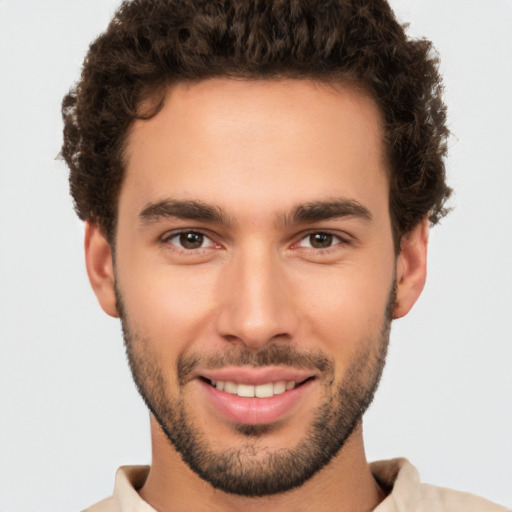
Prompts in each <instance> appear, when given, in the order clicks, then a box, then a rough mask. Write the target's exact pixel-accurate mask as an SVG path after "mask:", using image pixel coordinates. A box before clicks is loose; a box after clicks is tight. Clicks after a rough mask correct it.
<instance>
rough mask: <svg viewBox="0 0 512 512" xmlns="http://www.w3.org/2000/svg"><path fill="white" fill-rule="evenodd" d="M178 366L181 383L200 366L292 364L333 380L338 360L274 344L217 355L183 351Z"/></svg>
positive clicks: (315, 352) (317, 353)
mask: <svg viewBox="0 0 512 512" xmlns="http://www.w3.org/2000/svg"><path fill="white" fill-rule="evenodd" d="M176 365H177V376H178V381H179V383H180V386H182V385H184V384H185V383H186V382H188V381H189V380H190V375H191V374H192V373H193V372H195V371H196V370H197V368H198V367H199V366H200V367H201V368H203V369H204V368H208V369H209V370H214V369H219V368H223V367H225V366H252V367H253V368H258V367H262V366H288V367H291V368H296V369H299V370H314V371H317V372H319V373H321V374H324V375H326V376H328V377H331V379H332V378H333V377H334V362H333V360H332V359H330V358H328V357H327V356H326V355H325V354H324V353H323V352H321V351H319V350H312V351H298V350H297V349H295V348H293V347H291V346H290V345H270V346H268V347H265V348H264V349H262V350H260V351H258V352H254V351H249V350H244V349H241V348H239V347H231V348H229V349H226V350H223V351H222V352H217V353H215V354H197V353H196V354H182V355H181V356H180V357H179V358H178V361H177V364H176ZM331 379H329V380H331Z"/></svg>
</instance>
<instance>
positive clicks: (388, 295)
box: [88, 79, 412, 495]
mask: <svg viewBox="0 0 512 512" xmlns="http://www.w3.org/2000/svg"><path fill="white" fill-rule="evenodd" d="M381 139H382V135H381V119H380V115H379V111H378V109H377V107H376V105H375V103H374V102H373V100H372V99H370V98H369V97H367V96H365V95H363V94H362V93H359V92H357V91H355V90H353V89H350V88H343V87H338V88H336V89H335V88H334V87H329V86H327V85H321V84H318V83H314V82H309V81H302V80H301V81H298V80H297V81H293V80H287V81H284V80H283V81H268V82H264V81H255V82H246V81H241V80H228V79H223V80H221V79H216V80H209V81H204V82H200V83H196V84H188V85H185V84H182V85H176V86H174V87H173V88H172V89H170V90H169V92H168V95H167V97H166V102H165V106H164V108H163V110H162V111H161V112H160V113H159V114H158V115H156V116H155V117H154V118H152V119H151V120H149V121H140V122H137V123H136V124H135V125H134V127H133V129H132V131H131V133H130V135H129V138H128V141H127V152H126V169H127V171H126V177H125V181H124V183H123V186H122V189H121V194H120V199H119V211H118V227H117V234H116V241H115V245H116V253H115V254H116V257H115V292H116V300H117V304H116V306H115V305H113V304H114V303H115V302H114V299H113V298H112V294H113V292H112V290H111V289H110V288H112V289H114V286H113V285H112V286H109V285H108V284H107V285H105V287H104V292H98V289H97V287H95V289H96V291H97V294H98V297H99V298H100V302H101V303H102V305H103V307H104V309H105V310H106V311H107V312H109V313H110V314H115V312H116V311H118V312H119V314H120V316H121V319H122V322H123V330H124V333H125V340H126V345H127V352H128V356H129V361H130V365H131V368H132V371H133V374H134V379H135V381H136V383H137V386H138V388H139V390H140V392H141V394H142V396H143V397H144V399H145V401H146V403H147V404H148V406H149V408H150V409H151V411H152V412H153V414H154V416H155V417H156V419H157V420H158V422H159V424H160V426H161V428H162V430H163V431H164V432H165V433H166V434H167V437H168V438H169V440H170V441H171V442H172V443H173V446H174V448H175V449H176V450H177V451H178V452H180V454H181V456H182V458H183V460H184V461H185V462H186V463H187V464H188V465H189V466H190V467H191V468H192V469H193V470H194V471H195V472H196V473H197V474H199V475H200V476H201V477H202V478H204V479H205V480H207V481H209V482H210V483H212V485H214V486H215V487H217V488H220V489H222V490H224V491H227V492H231V493H237V494H245V495H264V494H271V493H276V492H281V491H285V490H287V489H290V488H293V487H295V486H297V485H300V484H302V483H303V482H304V481H305V480H307V479H308V478H310V477H311V476H312V475H314V474H315V472H317V471H318V470H319V469H320V468H322V467H323V466H324V465H325V464H327V463H328V462H329V461H330V460H331V459H332V458H333V457H334V456H336V454H337V453H338V451H339V450H340V448H341V447H342V446H343V444H344V442H345V441H346V440H347V439H348V438H349V437H350V435H351V434H352V433H353V431H354V428H355V427H356V426H357V425H358V424H359V422H360V419H361V416H362V414H363V412H364V410H365V409H366V407H367V406H368V405H369V403H370V402H371V399H372V397H373V393H374V391H375V388H376V386H377V383H378V380H379V376H380V373H381V370H382V366H383V364H384V358H385V353H386V347H387V342H388V335H389V326H390V321H391V317H392V316H393V314H394V315H395V316H397V310H396V307H395V292H396V293H398V294H399V300H400V294H402V295H403V290H402V288H403V281H404V275H405V273H404V269H405V267H400V265H398V266H397V259H396V257H395V253H394V248H393V238H392V232H391V225H390V217H389V211H388V179H387V172H386V167H385V159H384V151H383V147H382V142H381ZM98 236H99V235H98ZM88 259H89V267H92V266H94V264H91V263H90V260H92V259H94V258H93V257H89V258H88ZM410 268H412V266H410ZM397 271H398V273H399V277H398V283H397V281H396V279H395V276H396V274H397ZM92 272H93V273H94V271H92ZM89 273H90V275H91V270H90V272H89ZM91 281H94V278H91ZM111 282H112V283H113V282H114V279H112V280H111ZM395 285H396V286H395ZM93 286H94V284H93ZM105 290H107V291H105ZM102 293H103V295H102ZM402 302H403V303H405V306H403V307H405V308H408V307H409V306H408V300H405V301H402ZM409 302H410V301H409ZM411 305H412V303H411ZM116 308H117V309H116ZM283 475H284V476H283Z"/></svg>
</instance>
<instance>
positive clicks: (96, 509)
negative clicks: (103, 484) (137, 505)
mask: <svg viewBox="0 0 512 512" xmlns="http://www.w3.org/2000/svg"><path fill="white" fill-rule="evenodd" d="M118 511H119V508H118V507H117V505H116V503H115V501H114V498H113V497H110V498H107V499H105V500H102V501H100V502H99V503H96V504H95V505H92V506H90V507H88V508H86V509H85V510H82V512H118Z"/></svg>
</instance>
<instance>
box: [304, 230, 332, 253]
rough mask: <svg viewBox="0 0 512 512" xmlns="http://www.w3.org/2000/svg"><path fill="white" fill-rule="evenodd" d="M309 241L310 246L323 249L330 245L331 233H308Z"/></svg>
mask: <svg viewBox="0 0 512 512" xmlns="http://www.w3.org/2000/svg"><path fill="white" fill-rule="evenodd" d="M309 241H310V243H311V247H314V248H315V249H325V248H326V247H330V246H331V245H332V235H331V234H329V233H314V234H313V235H310V237H309Z"/></svg>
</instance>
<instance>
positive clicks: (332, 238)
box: [298, 231, 343, 249]
mask: <svg viewBox="0 0 512 512" xmlns="http://www.w3.org/2000/svg"><path fill="white" fill-rule="evenodd" d="M341 242H343V240H342V239H341V238H340V237H339V236H336V235H333V234H332V233H328V232H325V231H317V232H315V233H309V234H308V235H307V236H305V237H304V238H302V240H300V242H299V243H298V247H308V248H312V249H329V247H332V246H333V245H336V244H339V243H341Z"/></svg>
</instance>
